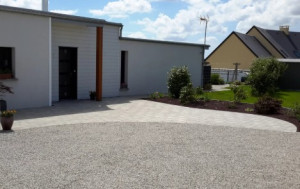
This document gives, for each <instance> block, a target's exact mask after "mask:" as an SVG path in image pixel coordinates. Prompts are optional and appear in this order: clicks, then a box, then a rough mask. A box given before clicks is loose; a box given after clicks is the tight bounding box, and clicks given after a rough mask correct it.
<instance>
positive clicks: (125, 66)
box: [120, 51, 128, 89]
mask: <svg viewBox="0 0 300 189" xmlns="http://www.w3.org/2000/svg"><path fill="white" fill-rule="evenodd" d="M127 70H128V51H121V87H120V88H121V89H127V88H128V83H127V78H128V71H127Z"/></svg>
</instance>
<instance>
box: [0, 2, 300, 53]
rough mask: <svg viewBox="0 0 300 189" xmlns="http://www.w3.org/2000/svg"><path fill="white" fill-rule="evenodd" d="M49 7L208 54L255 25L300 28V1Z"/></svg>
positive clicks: (19, 4)
mask: <svg viewBox="0 0 300 189" xmlns="http://www.w3.org/2000/svg"><path fill="white" fill-rule="evenodd" d="M41 1H42V0H0V5H8V6H15V7H23V8H30V9H36V10H41ZM49 11H52V12H58V13H63V14H70V15H77V16H84V17H92V18H99V19H105V20H107V21H110V22H117V23H122V24H123V25H124V28H123V36H126V37H133V38H145V39H154V40H167V41H179V42H189V43H198V44H203V43H204V32H205V23H204V22H203V21H202V22H200V18H201V17H205V18H208V26H207V37H206V44H208V45H210V49H209V50H208V51H206V56H207V55H209V53H210V52H212V51H213V50H214V49H215V48H216V47H217V46H218V45H219V44H220V43H221V42H222V41H223V40H224V39H225V38H226V37H227V36H228V35H229V34H230V33H231V32H232V31H237V32H241V33H246V32H247V31H248V30H249V29H250V28H251V27H252V26H253V25H256V26H258V27H262V28H265V29H275V30H278V28H279V26H282V25H289V26H290V30H291V31H299V32H300V3H299V0H49Z"/></svg>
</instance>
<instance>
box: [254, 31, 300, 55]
mask: <svg viewBox="0 0 300 189" xmlns="http://www.w3.org/2000/svg"><path fill="white" fill-rule="evenodd" d="M256 28H257V29H258V30H259V31H260V33H261V34H262V35H264V37H265V38H266V39H267V40H268V41H269V42H270V43H272V44H273V45H274V47H275V48H276V49H277V50H278V51H279V52H280V53H281V54H282V55H283V56H284V57H285V58H300V32H289V34H288V35H287V34H285V33H284V32H283V31H279V30H266V29H263V28H259V27H256Z"/></svg>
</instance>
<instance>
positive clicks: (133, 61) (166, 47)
mask: <svg viewBox="0 0 300 189" xmlns="http://www.w3.org/2000/svg"><path fill="white" fill-rule="evenodd" d="M120 42H121V50H123V51H128V90H121V91H120V95H145V94H150V93H153V92H155V91H159V92H164V93H166V92H167V91H168V89H167V72H169V71H170V69H171V68H172V67H173V66H182V65H186V66H187V67H188V68H189V71H190V74H191V79H192V82H193V85H194V86H195V87H196V86H200V84H201V73H202V71H201V70H202V67H201V61H202V50H203V47H200V46H188V45H180V44H167V43H155V42H142V41H131V40H121V41H120ZM119 70H120V68H119Z"/></svg>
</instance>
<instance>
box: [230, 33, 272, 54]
mask: <svg viewBox="0 0 300 189" xmlns="http://www.w3.org/2000/svg"><path fill="white" fill-rule="evenodd" d="M234 33H235V34H236V35H237V36H238V38H240V40H241V41H242V42H243V43H244V44H245V45H246V46H247V47H248V48H249V49H250V50H251V51H252V52H253V53H254V54H255V55H256V56H257V57H259V58H263V57H270V56H271V54H270V53H269V51H268V50H267V49H266V48H265V47H264V46H263V45H262V44H261V43H260V42H259V41H258V40H257V39H256V38H255V37H254V36H249V35H246V34H242V33H238V32H234Z"/></svg>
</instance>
